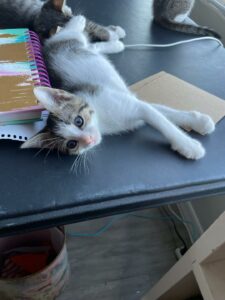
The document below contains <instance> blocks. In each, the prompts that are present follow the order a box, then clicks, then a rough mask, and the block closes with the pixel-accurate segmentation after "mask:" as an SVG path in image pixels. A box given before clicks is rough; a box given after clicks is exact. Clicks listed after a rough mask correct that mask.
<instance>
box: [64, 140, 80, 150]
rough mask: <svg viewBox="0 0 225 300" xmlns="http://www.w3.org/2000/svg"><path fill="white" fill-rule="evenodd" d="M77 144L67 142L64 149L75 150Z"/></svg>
mask: <svg viewBox="0 0 225 300" xmlns="http://www.w3.org/2000/svg"><path fill="white" fill-rule="evenodd" d="M77 144H78V142H77V141H74V140H71V141H68V142H67V144H66V147H67V148H68V149H75V148H76V147H77Z"/></svg>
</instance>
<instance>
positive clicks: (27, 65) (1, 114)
mask: <svg viewBox="0 0 225 300" xmlns="http://www.w3.org/2000/svg"><path fill="white" fill-rule="evenodd" d="M39 85H41V86H50V82H49V78H48V74H47V71H46V67H45V65H44V61H43V58H42V55H41V44H40V41H39V38H38V36H37V35H36V34H35V33H34V32H31V31H29V30H28V29H23V28H22V29H3V30H0V91H1V93H0V125H7V124H21V123H30V122H33V121H37V120H40V119H41V114H42V111H43V107H41V106H40V105H39V104H38V102H37V100H36V98H35V96H34V93H33V88H34V86H39Z"/></svg>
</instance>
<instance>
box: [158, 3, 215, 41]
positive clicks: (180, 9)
mask: <svg viewBox="0 0 225 300" xmlns="http://www.w3.org/2000/svg"><path fill="white" fill-rule="evenodd" d="M194 3H195V1H194V0H154V1H153V16H154V20H155V22H156V23H158V24H160V25H161V26H162V27H165V28H167V29H170V30H174V31H179V32H184V33H188V34H194V35H199V36H213V37H216V38H220V35H219V34H218V33H217V32H215V31H214V30H212V29H210V28H207V27H202V26H198V25H191V24H185V23H183V21H184V20H185V18H186V17H188V16H189V14H190V12H191V10H192V8H193V6H194Z"/></svg>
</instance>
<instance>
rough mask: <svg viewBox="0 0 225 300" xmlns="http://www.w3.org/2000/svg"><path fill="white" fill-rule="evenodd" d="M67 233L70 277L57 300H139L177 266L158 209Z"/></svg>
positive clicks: (172, 237)
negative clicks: (73, 234)
mask: <svg viewBox="0 0 225 300" xmlns="http://www.w3.org/2000/svg"><path fill="white" fill-rule="evenodd" d="M112 218H113V219H112ZM109 222H111V224H109ZM106 224H107V225H111V226H108V227H109V228H108V229H107V226H106V228H103V230H102V233H101V232H99V236H95V237H94V236H91V235H90V234H89V235H90V236H86V237H85V234H86V233H93V232H96V231H98V230H99V228H101V227H102V226H105V225H106ZM106 229H107V230H106ZM81 232H82V233H85V234H84V236H79V235H80V234H78V233H81ZM70 233H75V236H74V237H71V236H70ZM67 235H68V241H67V244H68V252H69V259H70V264H71V279H70V283H69V286H68V287H67V288H66V290H65V292H64V294H63V295H62V296H61V297H60V300H92V299H101V300H139V299H141V296H142V295H143V294H144V293H145V292H146V291H147V290H148V289H149V288H150V287H151V286H153V285H154V284H155V283H156V282H157V281H158V280H159V279H160V277H161V276H162V275H163V274H164V273H165V272H166V271H167V270H169V269H170V267H171V266H172V265H173V264H174V263H175V262H176V258H175V255H174V250H175V248H176V247H177V246H179V245H180V244H179V241H178V240H177V238H176V236H175V234H174V232H173V230H172V227H171V223H170V221H169V220H168V218H167V217H165V215H162V212H161V211H160V210H159V209H151V210H145V211H141V212H138V213H135V215H123V216H117V217H110V218H104V219H99V220H94V221H88V222H84V223H81V224H74V225H71V226H68V227H67Z"/></svg>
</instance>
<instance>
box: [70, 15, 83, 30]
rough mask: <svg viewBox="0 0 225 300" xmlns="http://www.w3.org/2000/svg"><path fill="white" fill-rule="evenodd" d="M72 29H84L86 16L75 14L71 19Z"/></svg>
mask: <svg viewBox="0 0 225 300" xmlns="http://www.w3.org/2000/svg"><path fill="white" fill-rule="evenodd" d="M72 23H73V26H74V29H75V30H77V31H84V29H85V26H86V18H85V17H84V16H82V15H79V16H76V17H74V18H73V19H72Z"/></svg>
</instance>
